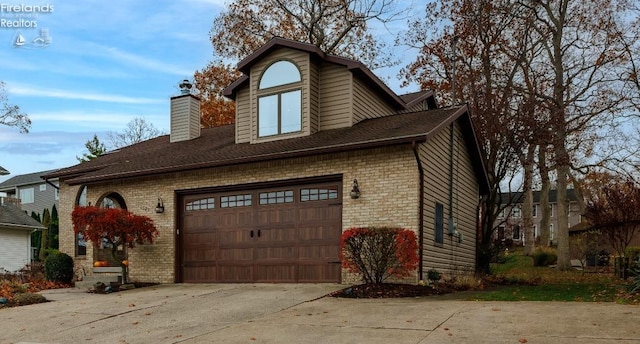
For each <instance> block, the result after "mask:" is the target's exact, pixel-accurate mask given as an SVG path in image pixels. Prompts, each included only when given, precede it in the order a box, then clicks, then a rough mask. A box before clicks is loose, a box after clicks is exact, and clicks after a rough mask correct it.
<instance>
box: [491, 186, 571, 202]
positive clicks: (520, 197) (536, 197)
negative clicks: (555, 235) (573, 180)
mask: <svg viewBox="0 0 640 344" xmlns="http://www.w3.org/2000/svg"><path fill="white" fill-rule="evenodd" d="M540 194H541V192H540V191H534V192H533V203H540ZM567 199H568V200H569V201H573V202H577V201H578V195H577V193H576V190H575V189H567ZM523 201H524V193H522V192H503V193H501V194H500V204H518V203H522V202H523ZM549 203H558V190H556V189H553V190H549Z"/></svg>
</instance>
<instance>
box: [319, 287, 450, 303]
mask: <svg viewBox="0 0 640 344" xmlns="http://www.w3.org/2000/svg"><path fill="white" fill-rule="evenodd" d="M454 291H455V289H453V288H450V287H449V286H447V285H438V286H437V287H436V288H434V287H432V286H428V285H415V284H401V283H382V284H359V285H354V286H351V287H347V288H344V289H341V290H338V291H336V292H333V293H331V294H329V295H330V296H333V297H344V298H357V299H378V298H397V297H419V296H432V295H443V294H449V293H452V292H454Z"/></svg>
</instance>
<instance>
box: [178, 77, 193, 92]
mask: <svg viewBox="0 0 640 344" xmlns="http://www.w3.org/2000/svg"><path fill="white" fill-rule="evenodd" d="M178 87H180V93H182V94H190V93H191V87H193V85H192V84H191V82H189V80H188V79H184V80H182V82H181V83H179V84H178Z"/></svg>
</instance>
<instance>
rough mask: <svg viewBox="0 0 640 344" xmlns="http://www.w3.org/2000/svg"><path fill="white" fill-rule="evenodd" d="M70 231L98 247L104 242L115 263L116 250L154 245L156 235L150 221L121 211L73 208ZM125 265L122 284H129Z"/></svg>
mask: <svg viewBox="0 0 640 344" xmlns="http://www.w3.org/2000/svg"><path fill="white" fill-rule="evenodd" d="M71 220H72V222H73V230H74V232H75V234H76V235H78V234H80V235H82V237H83V239H84V240H89V241H91V242H93V243H94V245H98V244H99V243H101V242H103V241H106V242H107V243H108V244H110V246H111V257H112V258H113V259H114V260H116V256H117V250H118V248H119V247H128V248H134V247H135V246H136V244H143V243H150V244H151V243H153V241H154V239H155V238H156V237H157V236H158V234H159V232H158V230H157V229H156V227H155V225H154V223H153V221H152V220H151V219H150V218H149V217H147V216H142V215H135V214H132V213H130V212H129V211H127V210H125V209H121V208H99V207H95V206H88V207H76V208H75V209H74V210H73V212H72V213H71ZM127 265H128V264H125V263H124V262H121V263H120V266H121V267H122V278H123V283H128V276H127Z"/></svg>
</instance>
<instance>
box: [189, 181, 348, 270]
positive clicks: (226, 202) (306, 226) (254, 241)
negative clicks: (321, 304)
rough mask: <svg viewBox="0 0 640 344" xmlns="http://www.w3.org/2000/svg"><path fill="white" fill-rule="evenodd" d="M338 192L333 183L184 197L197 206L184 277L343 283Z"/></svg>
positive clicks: (191, 221) (192, 217)
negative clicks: (340, 262) (341, 278)
mask: <svg viewBox="0 0 640 344" xmlns="http://www.w3.org/2000/svg"><path fill="white" fill-rule="evenodd" d="M339 190H341V185H340V182H335V183H327V184H319V185H318V186H311V187H309V186H304V185H298V186H286V187H279V188H271V189H256V190H249V191H242V192H226V193H217V194H216V193H211V194H206V195H203V196H198V195H196V196H185V197H184V198H183V200H184V203H183V204H184V205H185V206H186V205H187V204H191V209H192V210H197V211H187V209H186V208H185V216H184V217H183V229H184V235H183V236H182V237H181V239H182V241H181V242H182V244H181V247H182V250H181V251H182V252H183V253H182V262H183V267H182V269H183V273H182V276H183V280H184V281H187V280H190V281H193V282H195V281H197V279H201V281H202V282H339V281H340V276H341V268H340V264H335V263H336V262H338V263H339V244H340V235H341V232H342V230H341V228H342V201H341V199H340V194H339ZM187 201H190V202H191V203H188V202H187ZM252 234H253V235H252ZM198 260H205V261H206V262H202V266H196V265H198V264H196V263H197V262H198ZM184 266H186V267H184ZM206 269H209V270H210V271H209V272H206Z"/></svg>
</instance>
